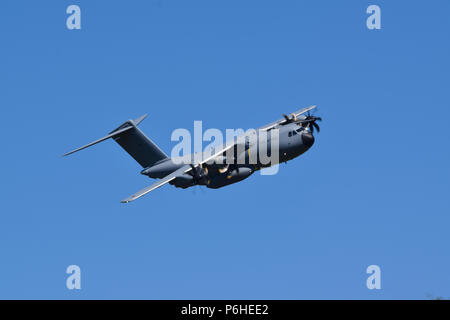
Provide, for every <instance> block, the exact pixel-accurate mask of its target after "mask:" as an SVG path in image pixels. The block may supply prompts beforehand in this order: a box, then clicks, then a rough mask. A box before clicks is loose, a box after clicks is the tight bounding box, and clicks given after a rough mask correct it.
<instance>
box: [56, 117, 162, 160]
mask: <svg viewBox="0 0 450 320" xmlns="http://www.w3.org/2000/svg"><path fill="white" fill-rule="evenodd" d="M146 117H147V115H143V116H142V117H139V118H138V119H136V120H128V121H126V122H124V123H123V124H122V125H120V126H119V127H118V128H116V129H114V130H113V131H111V132H110V133H109V134H108V135H107V136H104V137H103V138H100V139H98V140H95V141H93V142H91V143H88V144H87V145H85V146H82V147H80V148H78V149H75V150H73V151H70V152H67V153H66V154H64V155H63V156H68V155H69V154H72V153H75V152H77V151H80V150H83V149H86V148H87V147H90V146H93V145H94V144H97V143H99V142H102V141H105V140H107V139H109V138H113V139H114V141H116V142H117V143H118V144H119V145H120V146H121V147H122V148H123V149H124V150H125V151H126V152H128V153H129V154H130V156H132V157H133V158H134V160H136V161H137V162H138V163H139V164H140V165H141V166H142V167H143V168H147V167H150V166H152V165H154V164H155V163H156V162H158V161H160V160H163V159H167V158H168V156H167V155H166V154H165V153H164V152H163V151H162V150H161V149H160V148H159V147H158V146H157V145H156V144H155V143H154V142H153V141H152V140H150V139H149V138H148V137H147V136H146V135H145V134H144V133H143V132H142V131H141V130H140V129H139V128H138V127H137V126H138V124H139V123H141V122H142V120H144V119H145V118H146Z"/></svg>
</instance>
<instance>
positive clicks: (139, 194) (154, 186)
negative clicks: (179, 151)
mask: <svg viewBox="0 0 450 320" xmlns="http://www.w3.org/2000/svg"><path fill="white" fill-rule="evenodd" d="M190 170H192V167H191V165H189V164H186V165H184V166H182V167H181V168H180V169H178V170H176V171H174V172H172V173H171V174H169V175H168V176H165V177H164V178H162V179H161V180H159V181H157V182H155V183H154V184H152V185H151V186H149V187H147V188H145V189H142V190H141V191H138V192H136V193H135V194H133V195H131V196H129V197H128V198H126V199H124V200H122V201H121V202H122V203H128V202H131V201H134V200H136V199H139V198H140V197H142V196H144V195H146V194H147V193H149V192H150V191H153V190H155V189H158V188H159V187H162V186H163V185H165V184H166V183H168V182H170V181H172V180H173V179H175V178H176V177H178V176H181V175H182V174H185V173H186V172H188V171H190Z"/></svg>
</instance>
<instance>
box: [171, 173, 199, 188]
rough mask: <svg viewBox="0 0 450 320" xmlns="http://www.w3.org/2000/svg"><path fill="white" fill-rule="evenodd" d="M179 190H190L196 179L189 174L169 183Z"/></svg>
mask: <svg viewBox="0 0 450 320" xmlns="http://www.w3.org/2000/svg"><path fill="white" fill-rule="evenodd" d="M169 183H170V184H172V185H174V186H175V187H177V188H183V189H185V188H189V187H191V186H193V185H194V184H195V180H194V177H193V176H191V175H189V174H186V173H185V174H183V175H181V176H179V177H177V178H176V179H174V180H172V181H170V182H169Z"/></svg>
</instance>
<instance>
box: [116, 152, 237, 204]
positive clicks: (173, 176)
mask: <svg viewBox="0 0 450 320" xmlns="http://www.w3.org/2000/svg"><path fill="white" fill-rule="evenodd" d="M233 146H234V144H228V145H226V146H225V147H222V148H220V150H219V151H217V152H215V153H214V154H213V155H210V156H209V157H207V158H205V159H203V160H202V161H200V162H199V163H198V164H196V165H191V164H186V165H184V166H182V167H181V168H180V169H178V170H176V171H174V172H172V173H171V174H169V175H167V176H165V177H164V178H162V179H161V180H159V181H157V182H155V183H154V184H152V185H151V186H148V187H147V188H145V189H142V190H141V191H138V192H136V193H135V194H133V195H131V196H129V197H128V198H126V199H124V200H122V201H121V202H122V203H128V202H131V201H134V200H136V199H139V198H140V197H142V196H144V195H146V194H147V193H149V192H151V191H153V190H155V189H158V188H159V187H162V186H163V185H165V184H166V183H169V182H170V181H172V180H174V179H176V178H177V177H178V176H181V175H183V174H185V173H187V172H189V171H191V170H192V168H193V167H197V166H199V165H202V164H203V163H205V162H208V161H209V160H211V159H213V158H215V157H217V156H219V155H221V154H222V153H224V152H225V151H227V150H228V149H230V148H232V147H233Z"/></svg>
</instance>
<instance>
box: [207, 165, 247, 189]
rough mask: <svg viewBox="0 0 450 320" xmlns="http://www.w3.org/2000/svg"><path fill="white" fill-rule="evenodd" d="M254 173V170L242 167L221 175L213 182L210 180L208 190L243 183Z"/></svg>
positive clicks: (213, 179)
mask: <svg viewBox="0 0 450 320" xmlns="http://www.w3.org/2000/svg"><path fill="white" fill-rule="evenodd" d="M252 173H253V170H252V169H250V168H247V167H242V168H239V170H238V169H234V170H232V171H231V172H229V173H228V174H221V175H218V176H215V177H214V178H212V179H211V180H208V183H207V184H206V186H207V187H208V188H212V189H217V188H221V187H223V186H226V185H229V184H233V183H236V182H238V181H242V180H244V179H246V178H248V177H250V176H251V175H252Z"/></svg>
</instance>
